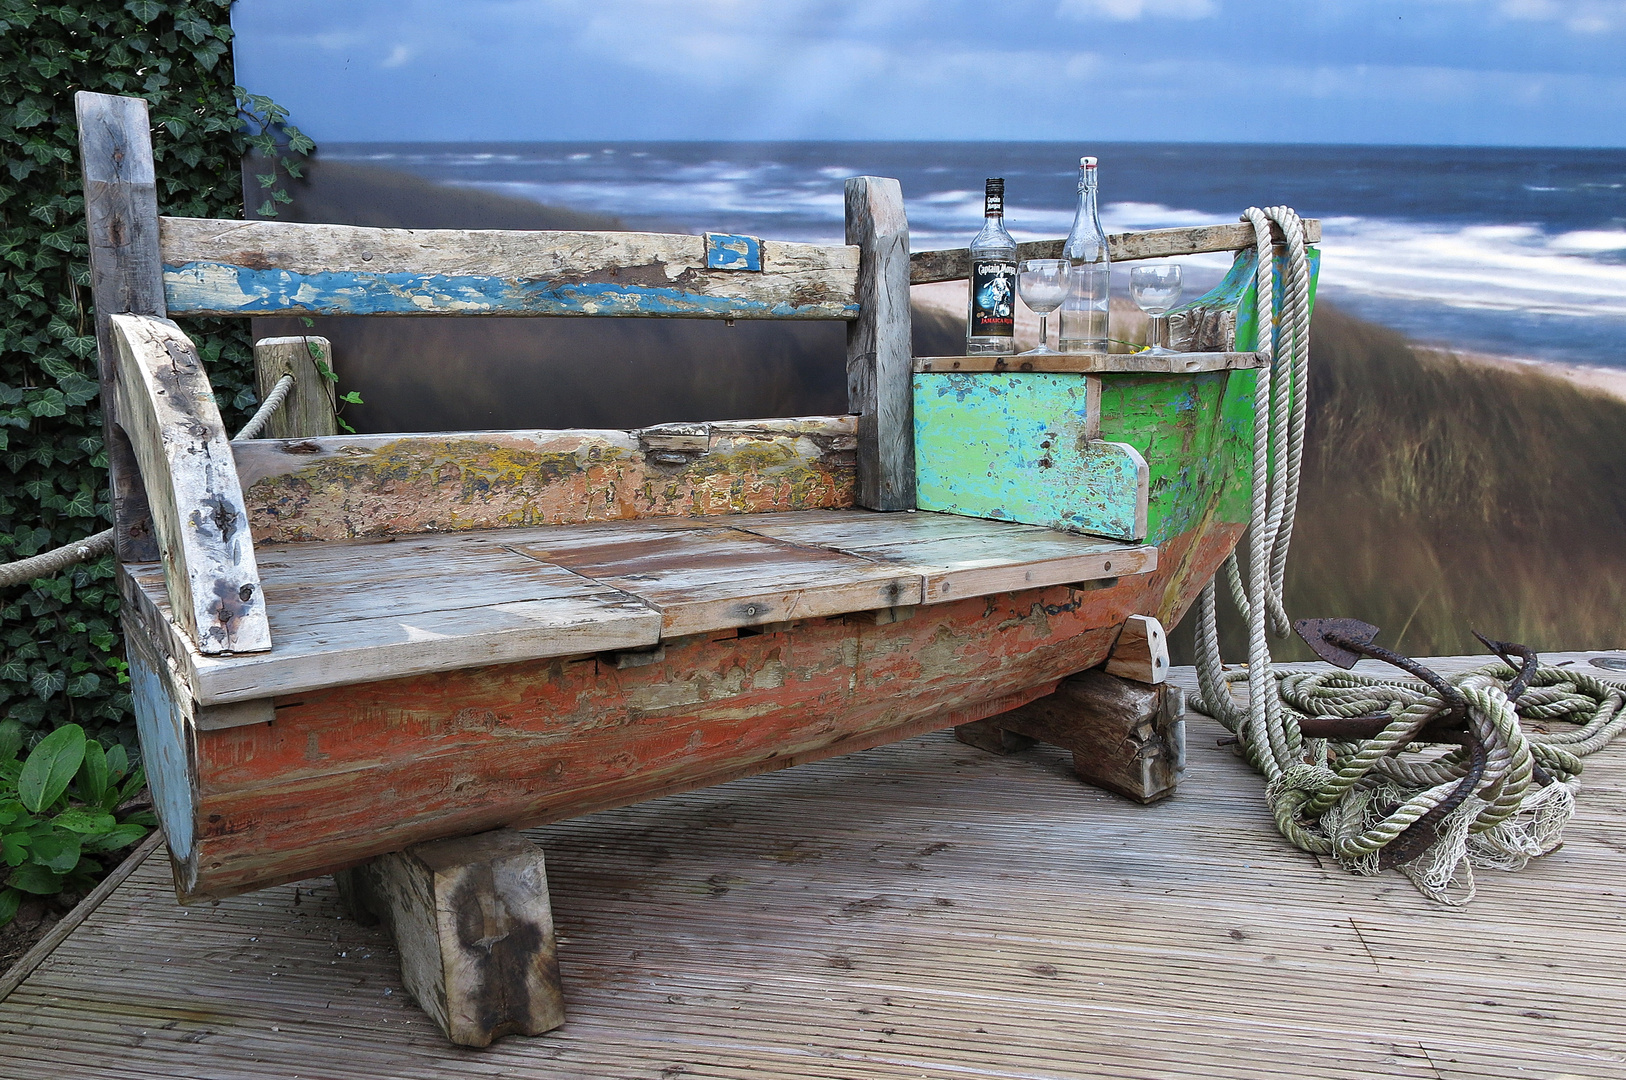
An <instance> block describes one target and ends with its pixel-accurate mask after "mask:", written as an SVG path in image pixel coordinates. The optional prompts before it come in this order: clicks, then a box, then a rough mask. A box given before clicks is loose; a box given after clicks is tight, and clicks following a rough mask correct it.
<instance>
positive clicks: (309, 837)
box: [176, 527, 1240, 899]
mask: <svg viewBox="0 0 1626 1080" xmlns="http://www.w3.org/2000/svg"><path fill="white" fill-rule="evenodd" d="M1239 531H1240V530H1239V529H1236V528H1232V527H1220V528H1215V529H1213V530H1212V531H1210V532H1209V533H1207V534H1206V535H1202V536H1201V539H1200V542H1198V543H1194V542H1193V541H1194V539H1196V534H1186V535H1185V536H1181V537H1177V538H1175V539H1174V540H1173V541H1171V542H1169V543H1166V544H1165V545H1164V546H1163V548H1162V549H1161V551H1160V555H1161V559H1160V564H1159V565H1160V569H1159V570H1157V571H1156V572H1154V573H1151V574H1145V575H1140V576H1136V577H1132V578H1126V579H1123V580H1122V581H1121V582H1120V583H1119V584H1117V585H1115V586H1113V587H1110V588H1099V589H1091V590H1080V589H1073V588H1068V587H1066V586H1060V587H1054V588H1046V589H1035V590H1028V591H1024V592H1018V593H1006V594H1001V595H998V596H989V597H979V598H976V599H971V600H964V601H959V602H955V603H948V604H939V605H933V606H929V607H922V608H919V609H918V610H917V611H916V613H915V615H914V617H913V618H910V619H907V620H905V621H902V622H897V623H892V624H888V625H882V626H877V625H874V624H873V622H872V621H871V620H869V619H868V618H867V617H843V618H831V619H816V620H810V621H808V622H804V623H797V624H795V625H794V626H793V627H791V628H790V629H787V630H784V631H781V632H777V633H763V634H752V635H750V636H746V637H733V636H728V637H719V638H715V639H711V638H704V637H702V638H690V639H683V640H680V641H677V642H672V643H669V644H668V646H667V650H666V657H665V659H664V660H663V661H662V662H660V663H657V664H652V665H649V666H646V667H636V668H630V669H627V670H617V669H616V668H615V667H613V666H611V665H609V664H607V663H604V662H601V661H600V660H598V659H596V658H592V657H589V658H585V659H578V660H557V659H556V660H542V661H535V662H530V663H521V664H507V665H502V666H496V667H486V668H475V669H467V670H459V671H448V672H444V673H441V674H435V675H426V676H416V677H412V678H407V679H397V680H392V681H388V682H379V683H371V684H366V685H362V686H348V687H340V688H336V689H331V690H325V691H321V692H317V693H307V694H300V695H295V696H290V697H288V698H282V699H278V700H277V702H276V706H277V708H276V719H275V721H274V722H272V723H270V724H255V725H250V726H245V727H238V728H229V729H226V730H219V731H203V732H198V733H196V736H195V738H196V746H195V754H196V758H195V761H196V766H195V771H194V773H193V775H195V776H196V777H197V778H198V781H197V788H196V790H195V795H194V797H195V800H196V807H195V818H194V820H195V823H196V829H195V835H196V842H195V844H194V845H193V848H192V853H191V857H190V858H188V859H187V860H186V861H185V862H184V863H180V864H178V865H177V866H176V880H177V886H178V888H179V890H180V892H181V894H182V897H183V899H197V898H206V897H218V896H225V895H230V894H233V893H237V892H243V891H246V890H249V889H254V888H260V887H263V886H267V885H271V884H275V883H278V882H282V881H289V880H296V879H298V878H303V877H308V876H312V875H315V874H320V873H326V872H330V871H332V870H335V869H339V868H342V867H344V866H347V865H353V864H355V863H358V862H361V861H363V860H366V859H368V858H371V857H373V856H376V855H380V854H383V853H385V852H389V851H397V850H400V849H402V848H404V847H406V846H408V845H411V844H414V843H419V842H422V841H426V840H431V839H436V838H440V837H448V836H459V835H466V834H469V833H473V832H478V831H481V830H484V829H489V828H493V827H496V826H499V825H531V824H540V823H542V822H547V821H554V820H559V819H562V818H568V817H575V816H579V815H581V814H586V813H590V812H592V811H595V810H600V809H604V808H607V807H612V806H620V805H625V804H628V803H634V802H639V801H642V800H644V799H649V798H654V797H657V796H660V795H664V794H669V793H672V792H677V791H684V790H689V789H693V788H699V787H705V786H709V785H712V784H716V783H720V782H722V781H725V780H729V779H733V778H736V777H740V776H745V775H749V774H751V773H755V772H761V771H764V770H768V769H775V768H783V767H785V766H787V765H794V764H799V763H802V762H807V761H813V760H817V759H819V758H822V757H828V756H831V755H835V754H841V753H847V752H850V751H853V750H859V749H864V748H866V747H870V746H876V745H880V744H883V743H887V742H892V741H895V740H897V739H901V738H906V737H908V736H910V735H913V734H917V733H919V732H922V731H927V730H932V729H934V728H941V727H948V726H952V725H956V724H962V723H967V722H970V721H972V720H977V719H982V718H984V717H987V716H992V715H996V714H998V713H1000V712H1005V711H1007V710H1009V709H1012V708H1015V707H1017V706H1019V705H1021V704H1024V703H1025V702H1027V701H1029V700H1032V699H1033V698H1035V697H1038V696H1041V695H1043V694H1046V693H1049V692H1050V691H1051V690H1052V689H1053V688H1054V686H1055V683H1056V682H1057V680H1059V679H1061V678H1063V677H1065V676H1067V675H1069V674H1072V673H1073V672H1076V671H1080V670H1083V669H1085V668H1089V667H1093V666H1095V665H1096V664H1099V663H1101V662H1102V661H1103V660H1104V659H1105V657H1106V654H1107V652H1108V650H1109V649H1110V648H1111V646H1112V643H1113V640H1114V638H1115V637H1116V635H1117V631H1118V627H1119V626H1120V624H1121V623H1122V622H1123V620H1124V619H1125V618H1126V617H1127V616H1129V615H1131V614H1156V615H1158V616H1159V617H1160V618H1161V619H1163V620H1165V621H1166V622H1171V623H1172V622H1173V621H1174V620H1176V619H1177V618H1178V617H1179V616H1180V615H1182V614H1183V613H1184V611H1185V609H1186V608H1187V607H1188V606H1189V605H1190V603H1191V601H1192V599H1193V598H1194V597H1195V594H1196V588H1197V586H1198V585H1199V584H1200V583H1201V582H1202V581H1205V580H1207V578H1208V577H1209V576H1210V575H1212V574H1213V572H1214V571H1215V569H1217V568H1218V566H1219V564H1220V562H1221V561H1222V560H1223V559H1224V557H1225V555H1226V554H1227V553H1228V552H1229V551H1230V549H1231V546H1232V545H1233V544H1234V543H1235V541H1236V538H1237V533H1238V532H1239Z"/></svg>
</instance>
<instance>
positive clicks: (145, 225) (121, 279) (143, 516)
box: [73, 90, 166, 562]
mask: <svg viewBox="0 0 1626 1080" xmlns="http://www.w3.org/2000/svg"><path fill="white" fill-rule="evenodd" d="M73 103H74V112H75V114H76V115H77V117H78V120H79V169H80V176H81V178H82V180H83V182H84V191H85V222H86V225H87V226H88V233H89V241H90V292H91V299H92V302H93V303H94V304H95V307H96V351H97V353H98V356H99V358H100V359H99V361H98V364H97V373H98V375H99V376H100V379H101V386H102V395H101V397H102V439H103V442H104V444H105V445H106V447H107V463H108V464H107V473H108V486H109V488H110V489H111V494H112V502H113V538H114V545H115V551H116V553H117V558H118V560H119V561H120V562H156V561H157V559H158V540H157V537H156V536H154V534H153V528H152V513H151V511H150V510H149V508H148V505H147V489H146V487H145V486H144V485H143V484H142V481H141V472H140V469H139V468H138V467H137V465H136V459H135V453H134V451H132V450H131V448H130V440H129V439H128V438H127V437H126V436H125V434H124V429H123V428H122V427H120V426H119V415H118V403H117V401H116V400H115V395H114V389H113V388H114V381H115V373H116V372H117V371H118V363H119V354H118V349H117V347H116V346H115V345H114V343H113V338H112V334H111V332H110V331H109V324H108V320H109V319H110V318H111V317H112V316H114V315H119V314H131V315H155V316H157V317H158V318H160V319H162V318H165V317H166V311H165V308H164V272H163V265H162V263H161V261H160V259H159V255H158V188H157V177H156V174H155V172H154V170H153V163H152V135H151V132H150V130H149V127H148V121H147V103H146V102H145V101H143V100H142V99H140V98H133V97H116V96H114V95H112V94H92V93H90V92H89V91H85V90H81V91H79V92H78V93H77V94H75V95H74V102H73Z"/></svg>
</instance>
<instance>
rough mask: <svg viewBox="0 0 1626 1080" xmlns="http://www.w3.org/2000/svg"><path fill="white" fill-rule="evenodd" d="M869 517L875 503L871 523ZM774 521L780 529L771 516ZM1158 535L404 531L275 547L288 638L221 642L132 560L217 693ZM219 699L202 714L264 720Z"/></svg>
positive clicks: (1082, 556) (199, 694)
mask: <svg viewBox="0 0 1626 1080" xmlns="http://www.w3.org/2000/svg"><path fill="white" fill-rule="evenodd" d="M864 519H868V520H867V522H866V521H865V520H864ZM758 529H760V530H761V531H760V532H757V531H756V530H758ZM1156 560H1157V551H1156V549H1155V548H1151V547H1147V546H1145V545H1127V544H1112V543H1109V542H1103V541H1097V540H1092V539H1090V538H1087V537H1079V536H1069V535H1064V534H1060V533H1053V532H1051V531H1050V530H1047V529H1041V528H1034V527H1032V526H1025V525H1014V524H1008V523H996V522H989V521H982V520H979V519H974V518H941V517H939V516H938V515H929V514H875V513H871V512H867V511H797V512H794V513H790V514H772V515H741V516H738V517H729V518H706V519H687V518H646V519H643V520H640V521H630V522H611V523H607V524H599V525H577V526H555V527H547V528H540V529H502V530H495V531H489V532H469V533H459V534H454V535H446V536H423V537H418V538H416V539H412V540H402V541H395V540H392V539H389V538H386V539H384V540H382V541H377V540H374V541H337V542H332V543H325V544H291V545H286V546H266V547H263V548H262V549H261V552H260V569H261V573H262V576H263V579H264V582H265V591H266V603H267V606H268V609H269V612H270V622H271V627H272V631H273V634H274V636H275V639H276V643H277V644H276V647H275V648H274V649H273V650H272V651H271V652H270V653H257V654H253V655H251V656H233V657H208V656H204V655H201V654H200V653H199V652H198V651H197V650H196V649H194V648H191V647H189V646H188V645H187V643H186V640H185V638H184V636H183V635H181V634H178V633H176V632H175V631H174V628H173V626H172V625H171V620H170V619H169V617H168V616H169V610H170V608H169V602H168V598H167V594H166V591H165V589H164V587H163V574H162V568H161V567H160V566H158V565H157V564H151V563H148V564H134V565H130V566H128V567H126V568H125V570H124V572H123V574H122V575H121V591H122V595H123V596H124V599H125V603H126V614H127V615H128V616H129V617H131V618H133V619H137V620H139V626H140V627H141V628H142V632H144V633H147V634H149V635H151V637H152V640H153V641H154V642H156V643H157V645H158V647H159V648H161V649H163V650H164V651H165V653H166V655H168V656H169V657H170V659H171V661H172V662H173V664H174V665H175V667H176V669H177V671H178V672H180V677H181V678H183V679H185V680H186V681H187V685H188V687H189V692H190V693H191V694H192V695H193V696H194V697H195V698H196V700H197V701H198V703H199V704H200V705H204V706H223V705H225V704H228V703H231V702H240V701H254V700H256V699H261V698H265V697H268V696H271V695H276V694H290V693H299V692H303V691H306V690H316V689H322V688H325V687H328V686H340V685H349V684H353V683H362V682H370V681H375V680H380V679H393V678H401V677H404V676H409V675H417V674H422V673H424V672H429V671H437V670H447V669H451V668H463V667H474V666H479V665H485V664H496V663H508V662H515V661H522V660H530V659H539V658H545V657H552V656H570V655H581V654H584V653H594V652H609V651H620V650H638V649H648V648H652V647H654V646H655V645H656V644H657V643H658V642H659V641H660V640H661V639H662V638H668V639H669V638H673V637H681V636H684V635H686V634H695V633H703V632H707V631H711V630H726V629H731V628H734V627H747V628H763V627H768V626H771V625H773V624H779V623H789V622H792V621H794V620H797V619H809V618H817V617H822V616H827V615H836V614H845V613H848V612H869V611H873V610H881V609H894V608H899V607H904V608H907V607H911V606H913V605H916V604H919V603H921V602H922V601H923V600H925V602H928V603H937V602H941V601H943V600H951V599H956V598H958V597H961V596H970V595H982V594H987V593H995V592H1001V591H1006V590H1010V589H1018V588H1032V587H1034V586H1037V585H1040V584H1052V583H1069V582H1077V581H1087V580H1091V579H1099V578H1104V577H1109V576H1111V577H1116V576H1119V575H1122V574H1134V573H1147V572H1150V571H1151V570H1152V569H1153V568H1154V567H1155V566H1156V565H1157V563H1156ZM255 715H257V714H255V713H253V712H252V711H250V712H246V713H242V714H226V713H218V714H211V715H209V716H207V717H201V716H200V718H199V720H198V726H199V727H225V726H233V725H236V724H238V723H246V722H253V720H252V717H253V716H255Z"/></svg>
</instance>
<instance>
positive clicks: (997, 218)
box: [965, 177, 1016, 356]
mask: <svg viewBox="0 0 1626 1080" xmlns="http://www.w3.org/2000/svg"><path fill="white" fill-rule="evenodd" d="M982 213H983V223H982V231H981V232H979V233H978V234H977V235H976V238H975V239H973V240H972V241H971V281H970V294H971V295H970V297H969V300H968V303H967V309H968V310H967V314H966V322H965V351H966V355H967V356H979V355H981V356H986V355H989V354H994V355H1001V354H1010V353H1014V352H1015V351H1016V241H1015V240H1012V239H1011V234H1010V233H1008V232H1006V231H1005V181H1004V180H1003V179H1001V178H999V177H995V178H993V179H991V180H989V181H988V182H987V184H986V185H985V187H984V189H983V210H982Z"/></svg>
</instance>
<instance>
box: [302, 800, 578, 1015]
mask: <svg viewBox="0 0 1626 1080" xmlns="http://www.w3.org/2000/svg"><path fill="white" fill-rule="evenodd" d="M334 880H335V881H337V882H338V885H339V891H340V893H341V894H342V895H343V896H344V898H345V900H346V902H347V903H348V904H349V905H350V908H351V911H352V912H353V913H355V914H356V916H357V917H358V918H359V919H361V920H362V921H364V922H369V921H371V919H370V918H369V917H376V918H377V919H378V920H381V921H382V922H383V923H384V924H385V925H386V926H388V927H389V929H390V932H391V934H393V935H394V937H395V945H396V948H397V950H398V951H399V952H400V954H401V982H402V983H403V984H404V985H405V986H406V988H407V990H408V991H409V992H410V993H411V994H412V996H413V997H414V998H415V999H417V1002H418V1004H419V1005H420V1006H422V1007H423V1011H424V1012H426V1013H428V1014H429V1015H430V1016H431V1017H432V1018H433V1019H434V1021H435V1023H437V1024H439V1025H440V1027H441V1030H442V1031H444V1032H445V1033H446V1037H447V1038H448V1039H450V1040H451V1041H452V1042H454V1043H456V1044H457V1045H459V1046H488V1045H490V1044H491V1041H492V1040H493V1039H496V1038H498V1037H500V1036H503V1035H510V1034H520V1035H540V1034H542V1033H543V1032H544V1031H551V1030H553V1029H554V1028H556V1027H558V1026H559V1025H560V1024H562V1023H564V1022H565V1006H564V994H563V991H562V990H561V988H560V985H559V959H558V950H557V944H556V942H555V939H554V934H553V910H552V907H551V906H550V905H549V903H548V875H547V871H546V869H545V868H544V867H543V863H542V851H541V849H539V848H538V847H537V846H536V845H535V844H533V843H531V842H530V841H529V840H528V839H526V838H525V836H524V835H523V834H521V833H518V832H515V831H514V830H513V829H494V830H492V831H491V832H488V833H481V834H480V835H478V836H469V837H462V838H459V839H455V840H437V841H435V842H433V843H429V844H419V845H418V846H417V847H412V848H408V849H407V850H405V851H400V852H396V853H394V854H391V855H384V856H381V857H379V858H377V859H374V860H373V861H372V862H370V863H367V864H366V865H364V866H359V867H356V868H355V869H353V870H345V871H341V872H340V873H338V874H335V875H334Z"/></svg>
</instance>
